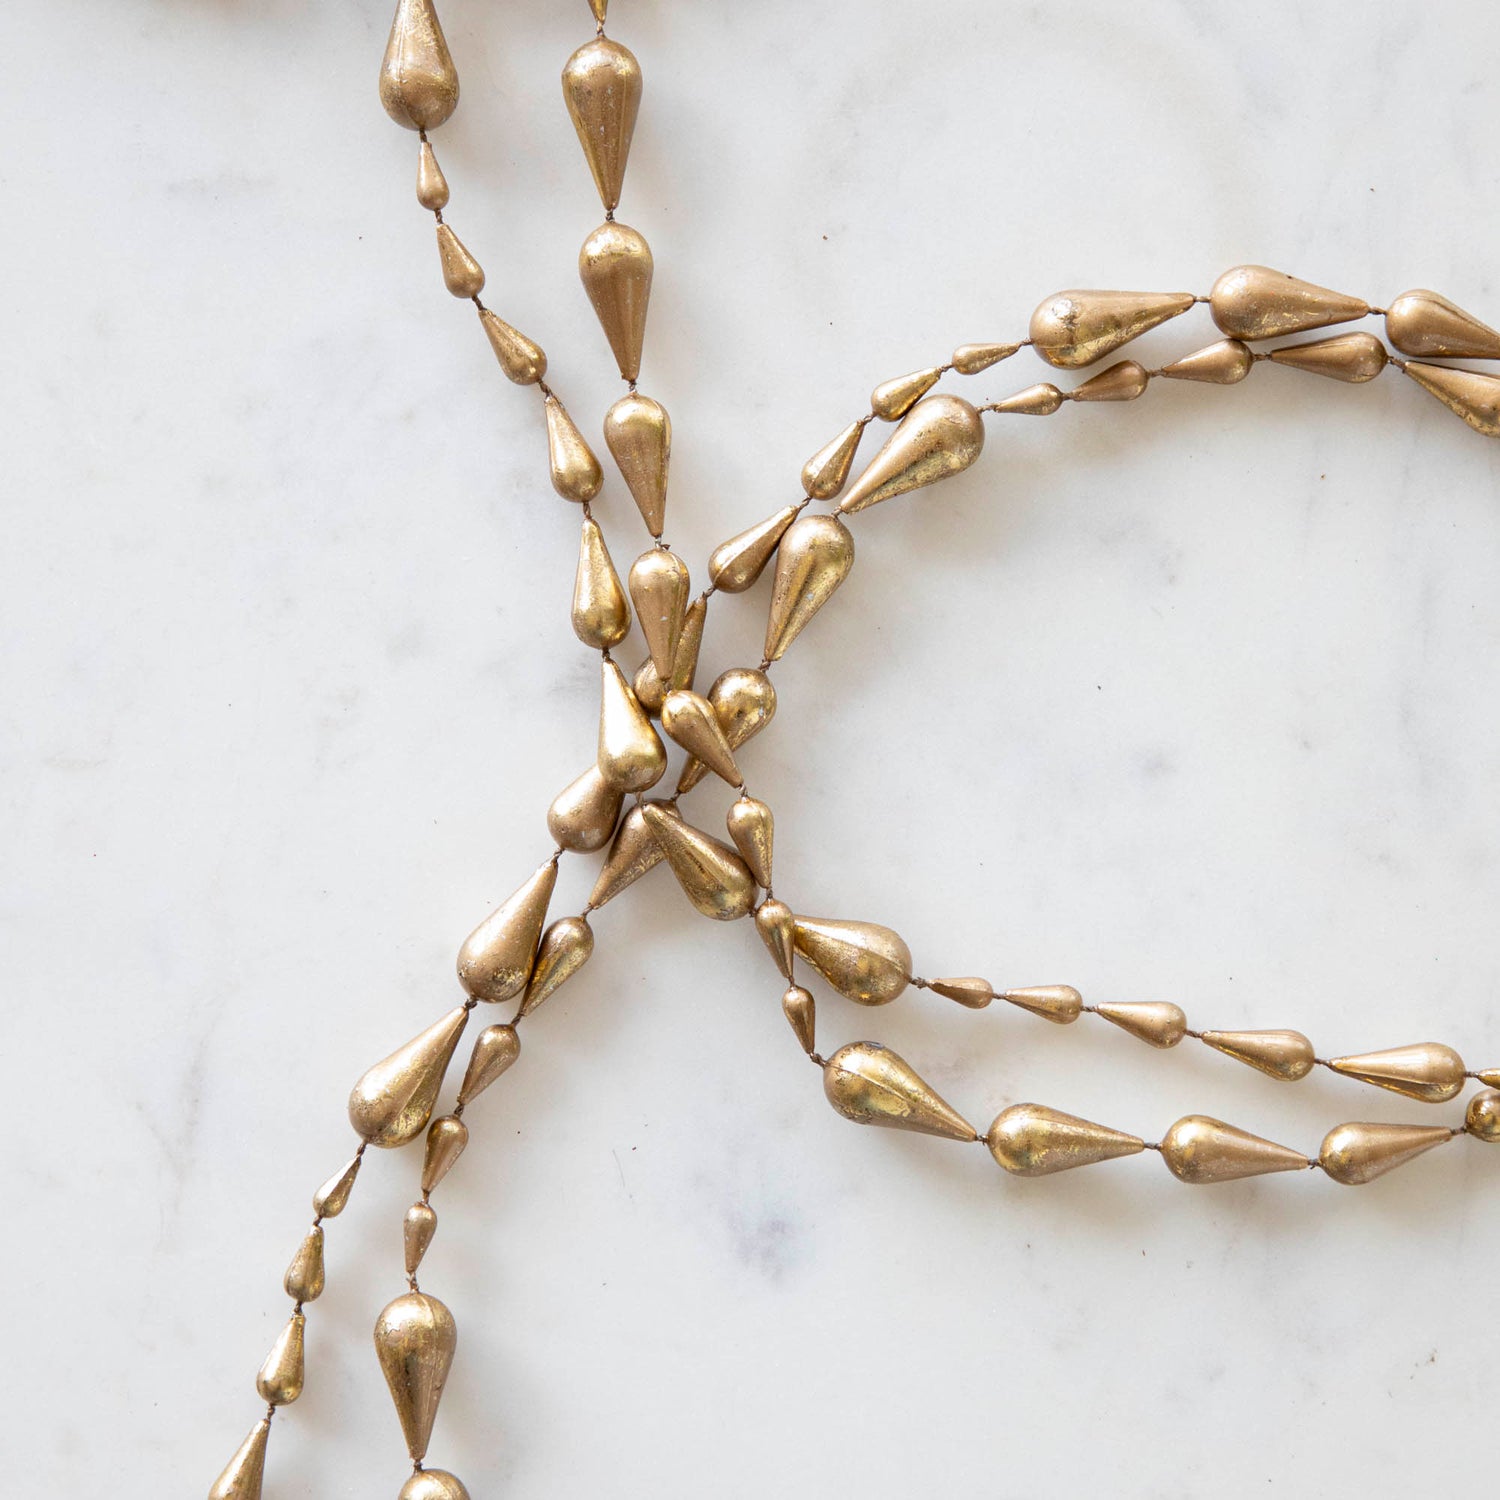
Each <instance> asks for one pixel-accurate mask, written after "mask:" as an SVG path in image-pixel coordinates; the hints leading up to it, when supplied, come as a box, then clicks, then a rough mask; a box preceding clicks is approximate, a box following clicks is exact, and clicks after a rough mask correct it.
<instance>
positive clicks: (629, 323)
mask: <svg viewBox="0 0 1500 1500" xmlns="http://www.w3.org/2000/svg"><path fill="white" fill-rule="evenodd" d="M655 270H656V262H655V261H654V260H653V258H652V255H651V247H650V246H649V245H648V244H647V243H646V240H645V237H644V236H643V235H641V234H640V233H639V232H638V231H637V230H634V229H632V228H630V226H629V225H627V224H617V223H615V222H613V221H610V222H608V223H605V224H601V225H600V226H599V227H598V228H597V229H596V230H595V231H594V232H593V233H592V234H591V235H590V236H589V237H588V238H587V239H586V240H585V241H584V242H583V249H582V250H580V251H579V252H578V275H579V278H580V279H581V280H582V282H583V289H584V291H586V292H587V293H588V294H589V301H590V302H592V303H593V304H594V312H595V313H596V314H597V315H598V318H599V323H600V326H601V327H602V328H603V329H604V336H605V337H606V338H607V339H608V340H609V347H610V349H611V350H613V351H614V356H615V363H616V364H617V365H618V366H619V367H620V379H621V380H635V379H637V378H638V377H639V375H640V373H641V348H642V346H643V345H644V343H645V340H646V310H647V308H648V307H649V306H650V303H651V278H652V276H653V275H654V274H655Z"/></svg>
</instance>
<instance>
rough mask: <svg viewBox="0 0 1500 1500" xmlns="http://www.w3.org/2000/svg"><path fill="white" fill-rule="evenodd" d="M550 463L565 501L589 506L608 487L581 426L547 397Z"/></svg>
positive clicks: (563, 407) (560, 406)
mask: <svg viewBox="0 0 1500 1500" xmlns="http://www.w3.org/2000/svg"><path fill="white" fill-rule="evenodd" d="M546 410H547V462H548V466H549V468H550V469H551V471H552V488H553V489H555V490H556V491H557V493H558V494H559V495H561V496H562V497H563V499H564V500H573V501H576V502H577V503H578V504H579V505H586V504H587V503H588V502H589V501H590V500H592V499H593V498H594V496H595V495H597V494H598V493H599V491H600V490H601V489H603V487H604V470H603V469H601V468H600V467H599V460H598V459H597V458H595V457H594V450H593V449H592V448H590V447H589V445H588V444H587V443H586V442H584V440H583V434H582V433H581V432H580V431H579V430H578V424H577V423H576V422H575V421H574V420H573V419H572V417H570V416H569V415H568V412H567V408H566V407H565V406H564V405H563V404H562V402H561V401H559V400H558V399H557V397H556V396H548V397H547V408H546Z"/></svg>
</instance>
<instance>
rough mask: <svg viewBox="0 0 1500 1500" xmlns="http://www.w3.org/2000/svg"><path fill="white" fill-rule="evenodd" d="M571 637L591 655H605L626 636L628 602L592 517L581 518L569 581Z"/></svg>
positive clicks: (628, 615) (628, 629) (628, 613)
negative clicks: (574, 569) (575, 564)
mask: <svg viewBox="0 0 1500 1500" xmlns="http://www.w3.org/2000/svg"><path fill="white" fill-rule="evenodd" d="M573 634H574V635H576V636H577V637H578V639H579V640H580V641H582V642H583V644H584V645H585V646H590V647H592V648H593V649H594V650H595V651H608V650H609V648H610V647H611V646H618V645H619V644H620V642H621V641H623V640H624V639H625V637H626V636H627V635H629V634H630V601H629V600H628V599H626V597H625V589H624V587H623V586H622V585H621V583H620V575H619V574H618V573H616V572H615V565H614V562H613V560H612V559H611V558H610V555H609V548H608V547H606V546H605V544H604V533H603V532H602V531H600V529H599V523H598V522H597V521H595V520H594V518H593V517H592V516H585V517H584V518H583V530H582V534H581V536H580V537H579V540H578V571H577V574H576V575H575V577H574V581H573Z"/></svg>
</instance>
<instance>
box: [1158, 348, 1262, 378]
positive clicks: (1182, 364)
mask: <svg viewBox="0 0 1500 1500" xmlns="http://www.w3.org/2000/svg"><path fill="white" fill-rule="evenodd" d="M1254 368H1255V356H1254V355H1253V354H1252V353H1251V352H1250V348H1249V345H1247V344H1242V343H1241V342H1240V341H1239V340H1238V339H1220V340H1219V342H1218V343H1217V344H1210V345H1209V346H1208V347H1207V348H1206V349H1195V350H1194V351H1193V352H1192V353H1191V354H1185V355H1183V357H1182V358H1181V359H1178V360H1173V362H1172V363H1171V364H1169V365H1163V366H1162V368H1161V369H1160V370H1159V371H1157V373H1158V374H1159V375H1164V376H1165V377H1166V378H1167V379H1168V380H1196V381H1199V382H1201V383H1202V384H1204V385H1238V384H1239V383H1240V381H1242V380H1243V379H1244V378H1245V376H1247V375H1248V374H1249V373H1250V371H1251V370H1252V369H1254Z"/></svg>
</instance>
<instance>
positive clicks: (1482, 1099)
mask: <svg viewBox="0 0 1500 1500" xmlns="http://www.w3.org/2000/svg"><path fill="white" fill-rule="evenodd" d="M1464 1129H1465V1130H1467V1131H1468V1132H1469V1134H1470V1135H1472V1136H1474V1137H1475V1139H1477V1140H1481V1141H1487V1142H1489V1144H1490V1145H1495V1144H1496V1143H1497V1142H1500V1092H1497V1091H1496V1090H1495V1089H1484V1090H1482V1091H1481V1092H1479V1093H1477V1094H1475V1095H1474V1097H1473V1098H1472V1099H1470V1100H1469V1107H1468V1108H1467V1109H1466V1110H1465V1111H1464Z"/></svg>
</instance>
